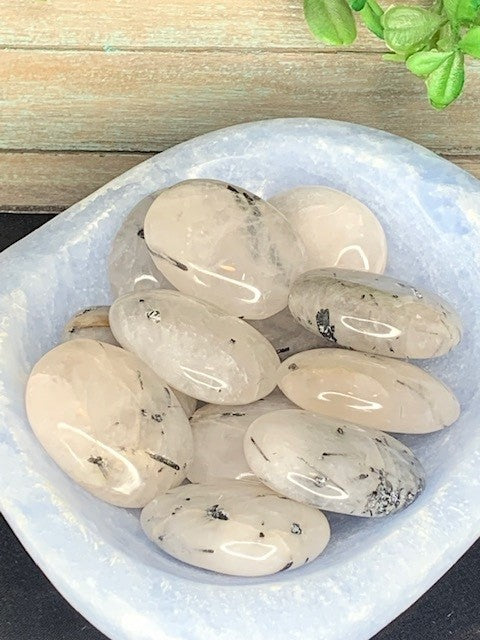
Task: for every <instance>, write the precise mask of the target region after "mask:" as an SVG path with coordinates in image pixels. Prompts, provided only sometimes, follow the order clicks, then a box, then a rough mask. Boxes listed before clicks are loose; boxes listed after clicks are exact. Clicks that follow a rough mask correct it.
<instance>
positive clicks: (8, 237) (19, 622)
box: [0, 214, 480, 640]
mask: <svg viewBox="0 0 480 640" xmlns="http://www.w3.org/2000/svg"><path fill="white" fill-rule="evenodd" d="M50 217H51V216H48V215H36V214H34V215H23V214H0V250H2V249H4V248H5V247H7V246H8V245H9V244H11V243H13V242H15V241H16V240H19V239H20V238H21V237H23V236H24V235H26V234H27V233H29V232H30V231H32V230H33V229H35V228H36V227H38V226H40V224H42V223H43V222H45V221H46V220H48V219H49V218H50ZM0 473H1V471H0ZM385 571H387V572H388V567H386V568H385ZM186 614H187V615H188V612H186ZM159 637H160V635H159ZM0 640H106V639H105V636H104V635H103V634H101V633H100V632H99V631H97V630H96V629H95V628H94V627H92V625H90V624H89V623H88V622H87V621H86V620H85V619H84V618H82V616H81V615H80V614H79V613H77V612H76V611H75V610H74V609H73V608H72V607H71V606H70V605H69V604H68V603H67V602H66V601H65V600H64V599H63V598H62V596H61V595H60V594H59V593H58V592H57V591H56V590H55V589H54V588H53V586H52V585H51V584H50V583H49V582H48V580H47V579H46V578H45V576H44V575H43V574H42V572H41V571H40V570H39V569H38V568H37V566H36V565H35V564H34V562H33V561H32V560H31V558H30V556H29V555H28V554H27V553H26V552H25V550H24V549H23V547H22V546H21V544H20V543H19V542H18V540H17V539H16V538H15V536H14V535H13V533H12V531H11V529H10V527H9V526H8V525H7V523H6V522H5V520H4V519H3V518H0ZM246 640H247V639H246ZM265 640H270V639H269V638H265ZM272 640H273V639H272ZM309 640H310V639H309ZM318 640H322V635H321V630H320V629H319V634H318ZM372 640H480V542H477V543H476V544H475V545H474V546H473V547H472V548H471V549H470V550H469V551H468V552H467V553H466V554H465V555H464V556H463V557H462V558H461V560H459V561H458V562H457V564H456V565H455V566H454V567H452V569H450V571H449V572H448V573H447V574H446V575H445V576H444V577H443V578H442V579H441V580H439V582H437V584H435V585H434V586H433V587H432V588H431V589H430V590H429V591H428V592H427V593H426V594H425V595H424V596H423V597H422V598H421V599H420V600H418V601H417V602H416V603H415V604H414V605H413V606H412V607H410V609H408V610H407V611H406V612H405V613H403V614H402V615H401V616H400V617H398V618H397V619H396V620H395V621H394V622H392V623H391V624H390V625H389V626H388V627H387V628H386V629H384V630H383V631H381V632H380V633H378V634H377V635H376V636H375V637H374V638H373V639H372Z"/></svg>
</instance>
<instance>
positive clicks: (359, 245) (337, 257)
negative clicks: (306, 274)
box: [269, 186, 387, 273]
mask: <svg viewBox="0 0 480 640" xmlns="http://www.w3.org/2000/svg"><path fill="white" fill-rule="evenodd" d="M269 202H270V204H272V205H273V206H274V207H275V208H277V209H279V210H280V211H281V212H282V213H283V214H284V215H285V217H286V218H287V220H288V221H289V222H290V224H291V225H292V227H293V230H294V231H295V232H296V234H297V235H298V236H299V238H300V239H301V240H302V242H303V245H304V247H305V252H306V259H307V263H306V267H305V271H307V270H310V269H319V268H321V269H323V268H325V267H340V268H342V269H355V270H358V271H372V272H374V273H383V271H384V270H385V265H386V262H387V241H386V238H385V233H384V231H383V228H382V226H381V224H380V222H379V221H378V220H377V218H376V217H375V215H374V214H373V213H372V212H371V211H370V209H369V208H368V207H366V206H365V205H364V204H363V203H361V202H360V201H359V200H357V199H356V198H353V197H352V196H350V195H348V194H347V193H343V192H342V191H337V190H336V189H330V188H329V187H323V186H304V187H296V188H294V189H290V190H288V191H284V192H283V193H279V194H278V195H276V196H274V197H273V198H270V200H269Z"/></svg>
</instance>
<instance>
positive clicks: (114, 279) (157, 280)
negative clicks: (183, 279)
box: [108, 193, 173, 297]
mask: <svg viewBox="0 0 480 640" xmlns="http://www.w3.org/2000/svg"><path fill="white" fill-rule="evenodd" d="M156 195H157V194H156V193H153V194H152V195H149V196H147V197H146V198H143V200H140V202H139V203H138V204H137V205H136V206H135V207H134V208H133V209H132V211H131V212H130V213H129V214H128V216H127V217H126V218H125V221H124V223H123V224H122V226H121V227H120V229H119V231H118V233H117V235H116V236H115V239H114V240H113V244H112V248H111V250H110V256H109V259H108V275H109V279H110V286H111V287H112V291H113V293H114V295H115V297H118V296H121V295H123V294H124V293H129V292H130V291H141V290H143V289H154V288H158V289H172V288H173V286H172V285H171V284H170V282H169V281H168V280H167V279H166V278H165V276H164V275H163V274H162V273H161V272H160V271H159V270H158V269H157V267H156V266H155V264H154V262H153V260H152V258H151V256H150V252H149V251H148V247H147V245H146V243H145V235H144V229H143V225H144V222H145V215H146V213H147V211H148V208H149V207H150V205H151V204H152V202H153V201H154V200H155V197H156Z"/></svg>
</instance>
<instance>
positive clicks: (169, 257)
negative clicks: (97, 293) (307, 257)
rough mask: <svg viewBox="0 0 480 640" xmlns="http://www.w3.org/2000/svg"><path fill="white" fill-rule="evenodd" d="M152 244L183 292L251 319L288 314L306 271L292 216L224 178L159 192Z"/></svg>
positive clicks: (149, 236) (149, 230)
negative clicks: (285, 311) (296, 286)
mask: <svg viewBox="0 0 480 640" xmlns="http://www.w3.org/2000/svg"><path fill="white" fill-rule="evenodd" d="M145 240H146V242H147V245H148V248H149V249H150V252H151V254H152V257H153V260H154V262H155V264H156V265H157V267H158V268H159V269H160V271H161V272H162V273H163V274H164V275H165V276H166V277H167V278H168V280H169V281H170V282H171V283H172V284H173V285H174V286H175V287H176V288H177V289H179V290H180V291H182V293H185V294H188V295H191V296H195V297H198V298H201V299H202V300H206V301H208V302H211V303H213V304H216V305H217V306H218V307H220V308H221V309H224V310H225V311H227V312H228V313H230V314H231V315H235V316H240V317H244V318H267V317H269V316H271V315H273V314H275V313H277V312H278V311H280V310H281V309H284V308H285V307H286V306H287V299H288V291H289V288H290V284H291V282H292V280H293V279H294V278H295V276H296V275H298V274H299V273H300V272H301V271H302V270H303V269H302V267H303V260H304V254H303V248H302V247H301V246H300V242H299V241H298V238H297V237H296V235H295V234H294V232H293V230H292V228H291V226H290V225H289V224H288V222H287V221H286V220H285V218H284V216H283V215H282V214H281V213H280V212H279V211H277V210H276V209H275V208H274V207H272V206H271V205H270V204H268V203H267V202H265V201H264V200H261V199H260V198H258V197H257V196H255V195H254V194H252V193H250V192H248V191H245V190H244V189H241V188H240V187H235V186H233V185H231V184H227V183H226V182H220V181H216V180H203V179H202V180H187V181H185V182H180V183H179V184H176V185H174V186H172V187H169V188H168V189H165V190H164V191H162V192H161V193H159V195H158V196H157V198H156V199H155V200H154V202H153V203H152V205H151V206H150V208H149V210H148V213H147V216H146V218H145Z"/></svg>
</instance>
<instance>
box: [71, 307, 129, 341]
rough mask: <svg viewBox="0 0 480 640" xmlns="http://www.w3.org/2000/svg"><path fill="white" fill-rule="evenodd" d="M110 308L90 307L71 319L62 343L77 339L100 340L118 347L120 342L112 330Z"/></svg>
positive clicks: (78, 312)
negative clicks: (109, 318)
mask: <svg viewBox="0 0 480 640" xmlns="http://www.w3.org/2000/svg"><path fill="white" fill-rule="evenodd" d="M109 310H110V307H104V306H103V307H102V306H100V307H89V308H88V309H82V310H81V311H77V313H76V314H75V315H74V316H72V317H71V318H70V320H69V321H68V322H67V324H66V325H65V329H64V330H63V335H62V342H67V341H68V340H75V339H77V338H88V339H90V340H100V342H107V343H108V344H113V345H115V346H117V347H118V342H117V341H116V340H115V336H114V335H113V333H112V332H111V330H110V323H109V321H108V312H109Z"/></svg>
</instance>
